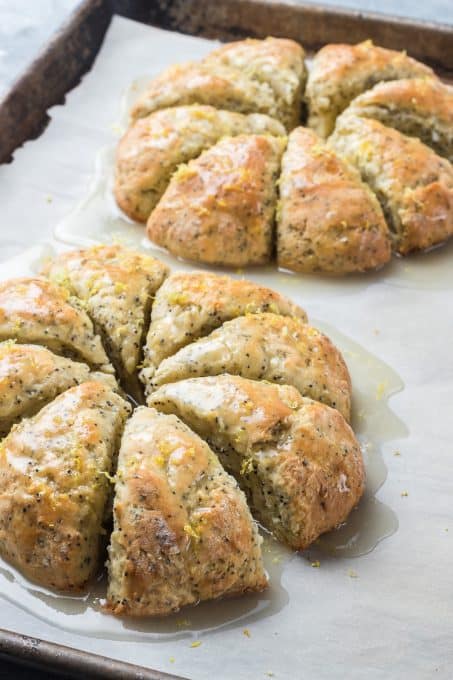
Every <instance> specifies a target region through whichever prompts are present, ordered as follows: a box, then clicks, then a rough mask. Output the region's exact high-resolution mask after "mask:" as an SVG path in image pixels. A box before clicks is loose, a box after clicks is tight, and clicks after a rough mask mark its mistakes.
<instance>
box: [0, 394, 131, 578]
mask: <svg viewBox="0 0 453 680" xmlns="http://www.w3.org/2000/svg"><path fill="white" fill-rule="evenodd" d="M128 411H129V407H128V405H127V404H126V402H125V401H124V400H123V399H122V398H121V397H120V396H118V395H117V394H115V393H114V392H112V390H111V389H109V388H108V387H106V386H105V385H103V384H101V383H99V382H85V383H83V384H82V385H79V386H77V387H72V388H71V389H69V390H67V391H66V392H63V393H62V394H60V396H58V397H57V398H56V399H55V400H54V401H53V402H52V403H51V404H48V405H47V406H45V407H44V408H43V409H42V410H41V411H40V412H39V413H38V414H37V415H35V416H34V417H33V418H30V419H28V420H27V419H25V420H23V421H22V422H21V423H20V424H19V425H16V426H15V427H14V428H13V430H12V431H11V432H10V434H9V435H8V436H7V437H6V438H5V439H4V440H3V441H2V442H1V444H0V555H1V556H2V557H4V558H5V559H6V560H7V561H8V562H10V563H11V564H13V565H14V566H16V567H17V568H19V569H20V570H21V571H22V573H23V574H25V576H27V577H28V578H30V579H31V580H33V581H35V582H37V583H39V584H40V585H43V586H46V587H51V588H56V589H57V590H64V591H71V590H75V591H77V590H81V589H82V588H83V587H84V586H85V584H86V583H87V582H88V581H89V579H90V578H91V577H92V576H93V575H94V574H95V573H96V571H97V569H98V567H99V560H100V548H101V537H102V535H103V533H105V530H104V528H103V524H104V521H105V519H106V516H105V515H106V505H107V501H108V498H109V496H110V482H109V479H108V477H109V475H110V473H111V471H112V466H113V458H114V455H115V451H116V447H117V444H118V440H119V438H120V436H121V431H122V428H123V424H124V421H125V419H126V416H127V414H128Z"/></svg>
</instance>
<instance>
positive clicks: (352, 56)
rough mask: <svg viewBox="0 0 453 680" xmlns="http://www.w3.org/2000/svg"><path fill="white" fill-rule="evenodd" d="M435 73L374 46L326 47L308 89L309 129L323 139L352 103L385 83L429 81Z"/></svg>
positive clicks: (315, 62)
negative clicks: (410, 79) (399, 80)
mask: <svg viewBox="0 0 453 680" xmlns="http://www.w3.org/2000/svg"><path fill="white" fill-rule="evenodd" d="M430 77H435V74H434V72H433V71H432V69H430V68H429V67H428V66H426V65H425V64H421V63H420V62H418V61H416V60H415V59H412V58H411V57H408V56H407V54H406V53H405V52H395V51H394V50H388V49H385V48H383V47H378V46H376V45H373V43H372V42H371V41H370V40H367V41H365V42H362V43H359V44H358V45H342V44H336V45H326V46H325V47H323V48H322V49H321V50H319V52H318V53H317V54H316V55H315V58H314V59H313V64H312V68H311V70H310V73H309V76H308V82H307V89H306V98H307V101H308V107H309V117H308V125H309V127H311V128H313V129H314V130H316V132H317V133H318V134H319V135H320V136H321V137H327V136H328V135H329V134H330V133H331V132H332V130H333V128H334V125H335V119H336V117H337V116H338V115H339V114H340V113H341V112H342V111H343V110H344V109H345V108H346V107H347V106H348V105H349V103H350V102H351V101H352V100H353V99H354V97H357V96H358V95H359V94H361V93H362V92H364V91H365V90H367V89H368V88H370V87H373V85H375V84H376V83H378V82H380V81H383V80H396V79H399V78H430Z"/></svg>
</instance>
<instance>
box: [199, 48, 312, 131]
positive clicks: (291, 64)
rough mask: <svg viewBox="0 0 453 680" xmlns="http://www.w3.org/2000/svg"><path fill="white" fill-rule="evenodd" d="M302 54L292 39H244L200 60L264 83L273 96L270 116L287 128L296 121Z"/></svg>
mask: <svg viewBox="0 0 453 680" xmlns="http://www.w3.org/2000/svg"><path fill="white" fill-rule="evenodd" d="M304 59H305V53H304V50H303V48H302V46H301V45H299V44H298V43H296V42H294V40H287V39H284V38H272V37H268V38H266V39H265V40H256V39H253V38H248V39H247V40H240V41H237V42H231V43H227V44H226V45H222V46H221V47H219V48H218V49H216V50H213V52H210V54H208V56H207V57H206V58H205V60H204V62H205V63H207V64H221V65H223V66H229V67H232V68H235V69H239V70H240V71H242V72H243V73H245V75H247V76H248V77H249V78H252V79H254V80H258V81H259V82H262V83H267V84H269V85H270V87H271V88H272V90H273V92H274V95H275V107H276V108H275V110H274V112H273V113H271V115H274V116H275V117H276V118H277V119H278V120H281V121H282V123H283V124H284V125H285V127H286V129H287V130H291V129H292V128H293V127H295V126H296V125H298V124H299V121H300V116H301V103H302V94H303V91H304V89H305V81H306V77H307V72H306V68H305V61H304Z"/></svg>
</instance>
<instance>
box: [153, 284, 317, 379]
mask: <svg viewBox="0 0 453 680" xmlns="http://www.w3.org/2000/svg"><path fill="white" fill-rule="evenodd" d="M260 312H274V313H275V314H282V315H283V316H296V317H298V318H300V319H302V320H303V321H306V318H307V317H306V314H305V312H304V311H303V309H301V308H300V307H298V306H297V305H295V304H294V303H293V302H291V300H289V299H288V298H285V297H283V295H280V294H279V293H277V292H276V291H274V290H271V289H270V288H265V287H264V286H260V285H258V284H257V283H253V282H252V281H246V280H238V279H233V278H231V277H229V276H220V275H219V274H211V273H209V272H190V273H184V272H178V273H175V274H171V275H170V276H169V277H168V279H167V280H166V281H165V282H164V283H163V285H162V286H161V287H160V288H159V290H158V291H157V293H156V298H155V300H154V305H153V310H152V313H151V324H150V327H149V331H148V337H147V339H146V346H145V349H144V361H143V365H144V369H143V371H142V372H141V374H140V377H141V379H142V380H143V382H144V384H145V386H146V385H147V383H148V382H149V381H150V380H151V378H152V376H153V374H154V371H155V370H156V368H157V367H158V365H159V364H160V362H161V361H162V360H163V359H165V358H166V357H168V356H171V355H172V354H174V353H175V352H177V351H178V349H180V348H181V347H184V346H185V345H188V344H189V343H190V342H193V341H194V340H197V339H198V338H201V337H202V336H203V335H208V334H209V333H210V332H211V331H213V330H214V329H215V328H218V327H219V326H221V325H222V323H223V322H224V321H228V320H229V319H234V318H235V317H237V316H243V315H244V314H258V313H260Z"/></svg>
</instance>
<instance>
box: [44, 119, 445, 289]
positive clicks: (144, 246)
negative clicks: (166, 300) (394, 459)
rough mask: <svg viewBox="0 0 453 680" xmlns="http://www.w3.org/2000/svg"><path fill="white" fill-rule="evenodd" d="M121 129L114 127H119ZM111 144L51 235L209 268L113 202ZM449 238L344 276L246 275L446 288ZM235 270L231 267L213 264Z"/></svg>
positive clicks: (306, 282)
mask: <svg viewBox="0 0 453 680" xmlns="http://www.w3.org/2000/svg"><path fill="white" fill-rule="evenodd" d="M122 129H123V128H122V127H121V126H118V132H120V131H121V130H122ZM114 157H115V146H111V147H108V148H104V149H102V150H101V151H100V152H99V154H98V156H97V158H96V170H95V176H94V179H93V182H92V185H91V187H90V189H89V192H88V195H87V197H86V198H85V199H84V200H83V201H82V202H81V203H80V204H79V205H78V206H76V207H75V209H74V210H73V211H72V212H71V213H70V214H69V215H67V217H65V218H64V219H63V220H62V221H61V222H60V223H59V224H58V225H57V226H56V228H55V231H54V235H55V237H56V238H57V239H59V240H60V241H62V242H63V243H67V244H69V245H73V246H74V245H76V246H86V245H92V244H94V243H111V242H112V241H115V240H116V241H118V240H119V241H121V242H123V243H124V244H125V245H129V246H133V247H135V248H140V249H141V250H146V251H148V252H150V253H151V254H154V255H156V256H157V257H159V258H160V259H161V260H163V261H164V262H166V264H168V265H170V266H174V265H175V262H177V263H178V268H179V269H182V270H191V269H193V268H194V267H196V268H197V269H209V268H207V267H204V266H203V265H200V264H199V263H191V262H184V261H181V260H176V259H175V258H174V257H172V256H171V255H169V254H168V253H166V252H165V251H163V250H162V249H160V248H158V247H157V246H154V245H153V244H152V243H151V242H150V241H149V240H148V239H147V238H146V235H145V229H144V225H142V224H138V223H136V222H133V221H132V220H130V219H129V218H128V217H127V216H126V215H124V213H122V212H121V210H120V209H119V208H118V206H117V205H116V203H115V199H114V197H113V192H112V188H113V168H114ZM452 263H453V240H452V241H451V242H450V243H448V244H446V245H443V246H439V247H437V248H434V249H432V250H430V251H429V252H426V253H420V254H418V255H411V256H408V257H405V258H401V257H393V259H392V261H391V262H390V263H389V264H388V265H386V266H385V267H383V268H382V269H381V270H380V271H377V272H370V273H365V274H354V275H350V276H345V277H334V276H324V275H301V274H295V273H292V272H287V271H284V270H278V269H277V268H276V267H275V266H273V265H271V266H266V267H260V268H250V269H248V270H247V274H248V275H250V276H251V277H253V274H254V273H255V274H257V275H260V276H261V275H265V276H266V281H267V285H269V286H273V285H275V284H277V283H280V285H281V284H283V285H289V286H293V285H297V286H298V287H299V288H300V289H303V290H304V292H305V293H306V294H324V293H328V294H329V295H332V296H343V295H349V294H351V293H354V292H363V290H364V289H365V288H366V287H368V286H372V285H373V284H376V283H384V284H386V285H389V286H392V287H393V286H396V287H398V288H411V289H413V288H418V289H433V290H440V289H448V288H453V266H452ZM218 271H220V272H221V271H224V272H226V273H230V274H233V275H234V274H235V273H236V272H235V270H231V269H224V268H218Z"/></svg>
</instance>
